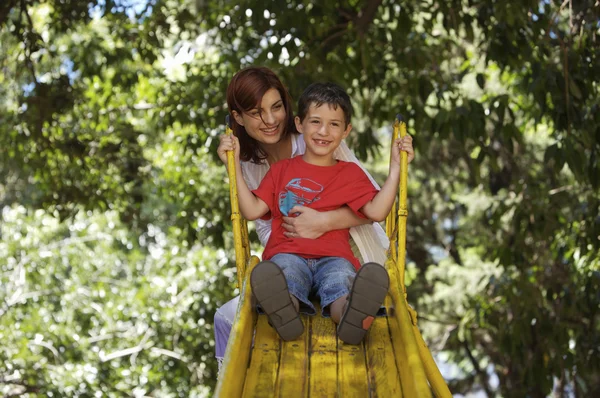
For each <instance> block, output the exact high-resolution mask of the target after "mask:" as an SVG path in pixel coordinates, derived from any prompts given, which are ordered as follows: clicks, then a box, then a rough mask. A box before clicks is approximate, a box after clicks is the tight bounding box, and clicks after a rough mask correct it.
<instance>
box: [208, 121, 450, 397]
mask: <svg viewBox="0 0 600 398" xmlns="http://www.w3.org/2000/svg"><path fill="white" fill-rule="evenodd" d="M227 134H231V129H230V128H229V123H227ZM405 135H406V124H405V123H404V122H403V121H402V117H401V116H398V117H397V118H396V120H395V122H394V132H393V136H392V142H394V141H395V140H396V138H397V137H398V136H400V137H403V136H405ZM233 161H234V159H233V153H228V168H227V169H228V174H229V181H230V197H231V213H232V216H231V219H232V222H233V227H234V228H233V232H234V241H235V253H236V267H237V273H238V274H237V275H238V286H239V287H240V291H241V297H240V304H239V306H238V310H237V314H236V318H235V321H234V325H233V329H232V332H231V335H230V338H229V342H228V345H227V351H226V353H225V361H224V364H223V370H222V373H221V375H220V377H219V381H218V383H217V389H216V392H215V396H216V397H224V398H229V397H271V396H285V395H289V394H290V391H294V394H295V395H294V396H303V397H308V396H309V395H310V396H344V397H345V396H386V395H389V394H390V393H391V392H393V395H394V396H399V397H400V396H404V397H431V391H432V390H433V393H434V394H435V396H436V397H443V398H446V397H451V396H452V395H451V393H450V390H449V389H448V386H447V385H446V383H445V381H444V379H443V377H442V376H441V374H440V372H439V369H438V368H437V366H436V364H435V361H434V360H433V358H432V356H431V353H430V352H429V349H428V348H427V346H426V344H425V342H424V341H423V338H422V336H421V333H420V331H419V329H418V327H417V313H416V311H414V310H413V309H412V308H411V307H410V306H409V305H408V302H407V298H406V287H405V279H404V274H405V262H406V221H407V216H408V209H407V175H408V159H407V154H406V152H402V153H401V175H400V183H399V200H397V201H396V203H395V204H394V208H393V209H392V211H391V212H390V214H389V215H388V217H387V219H386V231H387V235H388V238H389V239H390V253H389V256H388V260H387V262H386V264H385V266H386V268H387V270H388V272H389V274H390V291H389V294H388V297H387V298H386V302H385V305H386V307H387V310H388V318H387V322H386V319H380V320H377V321H376V322H374V325H373V327H372V328H371V330H370V332H369V334H368V335H367V336H368V337H367V339H366V342H364V343H362V344H361V345H360V346H348V345H345V344H343V343H342V342H340V341H339V340H337V339H336V338H335V327H334V325H333V323H332V322H331V320H329V319H325V318H321V317H320V316H316V317H312V319H309V318H307V317H305V316H303V321H304V323H305V325H308V328H307V330H308V331H306V332H305V333H304V335H303V336H302V337H301V338H300V339H299V340H298V341H294V342H281V341H279V338H278V337H277V335H276V334H275V333H274V332H273V331H272V329H271V328H270V327H268V325H266V321H264V318H261V321H260V322H258V319H259V318H258V316H257V314H256V311H255V310H254V308H253V306H252V303H251V301H252V292H251V289H250V284H249V282H248V281H249V278H248V276H249V275H250V272H251V271H252V268H253V267H254V266H255V265H256V264H257V263H258V261H259V260H258V258H257V257H255V256H250V249H249V242H248V230H247V226H246V223H245V220H244V219H243V218H242V217H241V215H240V212H239V206H238V201H237V187H236V184H235V181H236V175H235V167H234V163H233ZM263 321H264V322H263ZM309 336H310V337H309ZM253 339H254V340H253ZM390 347H391V349H389V348H390ZM381 352H383V358H379V357H378V355H381V354H379V353H381ZM357 353H359V355H356V354H357ZM362 354H364V355H363V356H362V357H363V359H364V358H367V360H360V358H361V355H362ZM393 364H395V366H394V365H393ZM390 366H392V367H393V369H394V370H392V371H391V372H392V373H390V369H392V368H390ZM353 375H364V378H358V379H357V378H356V376H353ZM381 375H386V376H385V377H382V376H381ZM334 380H335V383H333V381H334ZM357 380H363V381H362V382H361V381H357ZM292 385H293V386H295V387H293V388H291V387H290V386H292ZM400 390H401V391H400Z"/></svg>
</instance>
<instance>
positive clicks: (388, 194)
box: [360, 163, 400, 222]
mask: <svg viewBox="0 0 600 398" xmlns="http://www.w3.org/2000/svg"><path fill="white" fill-rule="evenodd" d="M399 181H400V165H398V164H394V163H392V164H391V165H390V174H389V175H388V177H387V179H386V180H385V183H384V184H383V186H382V187H381V191H379V192H378V193H377V195H375V196H374V197H373V199H371V201H370V202H368V203H367V204H365V205H364V206H363V207H362V208H361V209H360V211H361V212H362V213H363V214H364V215H365V216H367V217H368V218H369V219H371V220H373V221H377V222H380V221H383V220H385V218H386V217H387V215H388V214H389V213H390V210H391V209H392V206H393V205H394V200H396V193H397V192H398V182H399Z"/></svg>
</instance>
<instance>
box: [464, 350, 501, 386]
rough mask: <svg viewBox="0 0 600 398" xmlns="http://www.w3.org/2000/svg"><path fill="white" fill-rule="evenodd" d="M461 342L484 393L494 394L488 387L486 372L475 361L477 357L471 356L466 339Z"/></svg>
mask: <svg viewBox="0 0 600 398" xmlns="http://www.w3.org/2000/svg"><path fill="white" fill-rule="evenodd" d="M461 343H462V345H463V347H464V349H465V351H466V353H467V357H469V360H470V361H471V364H472V365H473V369H475V373H477V376H478V377H479V380H480V381H481V386H482V387H483V389H484V390H485V393H486V394H487V396H488V397H493V396H495V394H494V392H493V391H492V388H491V387H490V385H489V383H488V375H487V373H486V372H484V371H483V369H481V367H480V366H479V361H477V359H476V358H475V357H474V356H473V353H472V352H471V349H470V348H469V343H468V342H467V340H466V339H465V340H462V341H461Z"/></svg>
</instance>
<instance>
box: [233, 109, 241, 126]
mask: <svg viewBox="0 0 600 398" xmlns="http://www.w3.org/2000/svg"><path fill="white" fill-rule="evenodd" d="M231 114H232V115H233V118H234V119H235V121H236V122H237V124H239V125H240V126H243V125H244V118H243V117H242V115H240V114H239V113H237V111H231Z"/></svg>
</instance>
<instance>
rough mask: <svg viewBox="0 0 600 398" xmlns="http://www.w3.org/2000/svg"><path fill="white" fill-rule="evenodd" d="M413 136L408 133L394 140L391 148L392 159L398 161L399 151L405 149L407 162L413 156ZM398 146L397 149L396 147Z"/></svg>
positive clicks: (410, 160)
mask: <svg viewBox="0 0 600 398" xmlns="http://www.w3.org/2000/svg"><path fill="white" fill-rule="evenodd" d="M412 141H413V138H412V137H411V136H410V135H405V136H404V137H402V138H398V139H397V140H396V141H394V145H393V148H392V161H394V162H397V163H400V151H405V152H406V153H407V154H408V163H410V162H412V161H413V159H414V158H415V150H414V149H413V145H412ZM396 148H398V149H396Z"/></svg>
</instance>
